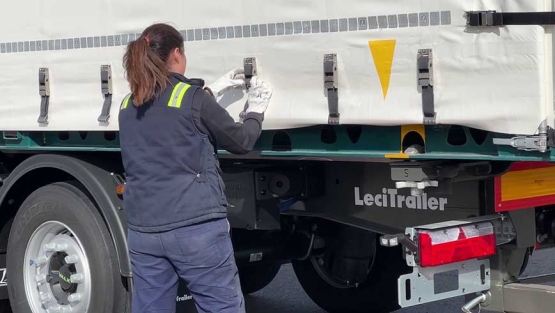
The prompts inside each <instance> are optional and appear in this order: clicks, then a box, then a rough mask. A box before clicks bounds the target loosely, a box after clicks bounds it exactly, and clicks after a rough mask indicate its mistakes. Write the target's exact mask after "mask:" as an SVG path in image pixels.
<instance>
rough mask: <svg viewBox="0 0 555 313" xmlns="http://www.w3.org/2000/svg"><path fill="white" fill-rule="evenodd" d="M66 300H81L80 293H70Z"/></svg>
mask: <svg viewBox="0 0 555 313" xmlns="http://www.w3.org/2000/svg"><path fill="white" fill-rule="evenodd" d="M67 300H68V301H69V302H72V303H73V302H77V301H81V294H79V293H72V294H70V295H69V297H67Z"/></svg>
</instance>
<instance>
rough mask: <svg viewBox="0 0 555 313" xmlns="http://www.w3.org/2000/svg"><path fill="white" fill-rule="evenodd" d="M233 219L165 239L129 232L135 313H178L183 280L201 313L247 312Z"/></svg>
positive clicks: (170, 233)
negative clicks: (233, 239)
mask: <svg viewBox="0 0 555 313" xmlns="http://www.w3.org/2000/svg"><path fill="white" fill-rule="evenodd" d="M228 227H229V224H228V222H227V219H220V220H212V221H208V222H205V223H201V224H196V225H192V226H187V227H183V228H179V229H176V230H172V231H168V232H163V233H140V232H135V231H132V230H129V231H128V237H129V238H128V244H129V252H130V257H131V265H132V270H133V280H134V283H133V285H134V291H133V301H132V305H131V312H132V313H174V312H175V309H176V297H177V287H178V281H179V277H181V278H182V279H183V280H184V281H185V282H186V283H187V288H188V289H189V291H190V292H191V295H192V296H193V300H194V301H195V305H196V308H197V311H198V312H199V313H239V312H241V313H242V312H245V304H244V298H243V293H242V291H241V286H240V282H239V274H238V271H237V266H236V264H235V258H234V254H233V247H232V244H231V237H230V235H229V228H228Z"/></svg>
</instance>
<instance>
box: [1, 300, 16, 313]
mask: <svg viewBox="0 0 555 313" xmlns="http://www.w3.org/2000/svg"><path fill="white" fill-rule="evenodd" d="M0 313H13V312H12V309H11V307H10V301H8V300H1V301H0Z"/></svg>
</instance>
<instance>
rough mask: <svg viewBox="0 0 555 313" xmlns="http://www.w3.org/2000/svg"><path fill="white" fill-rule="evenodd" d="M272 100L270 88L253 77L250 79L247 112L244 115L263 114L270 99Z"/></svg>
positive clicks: (256, 77)
mask: <svg viewBox="0 0 555 313" xmlns="http://www.w3.org/2000/svg"><path fill="white" fill-rule="evenodd" d="M271 98H272V88H270V87H269V86H268V85H267V84H266V83H265V82H264V81H263V80H262V79H260V77H258V76H253V77H252V78H251V87H250V88H249V95H248V100H247V110H246V111H245V113H247V114H248V113H250V112H253V113H260V114H263V113H264V112H266V109H267V108H268V104H269V103H270V99H271Z"/></svg>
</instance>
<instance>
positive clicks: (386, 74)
mask: <svg viewBox="0 0 555 313" xmlns="http://www.w3.org/2000/svg"><path fill="white" fill-rule="evenodd" d="M396 43H397V40H376V41H369V42H368V45H369V46H370V52H371V53H372V58H373V59H374V65H375V66H376V71H377V72H378V77H379V78H380V83H381V85H382V92H383V98H384V99H385V98H386V97H387V91H388V90H389V81H390V79H391V67H392V66H393V55H394V54H395V44H396Z"/></svg>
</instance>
